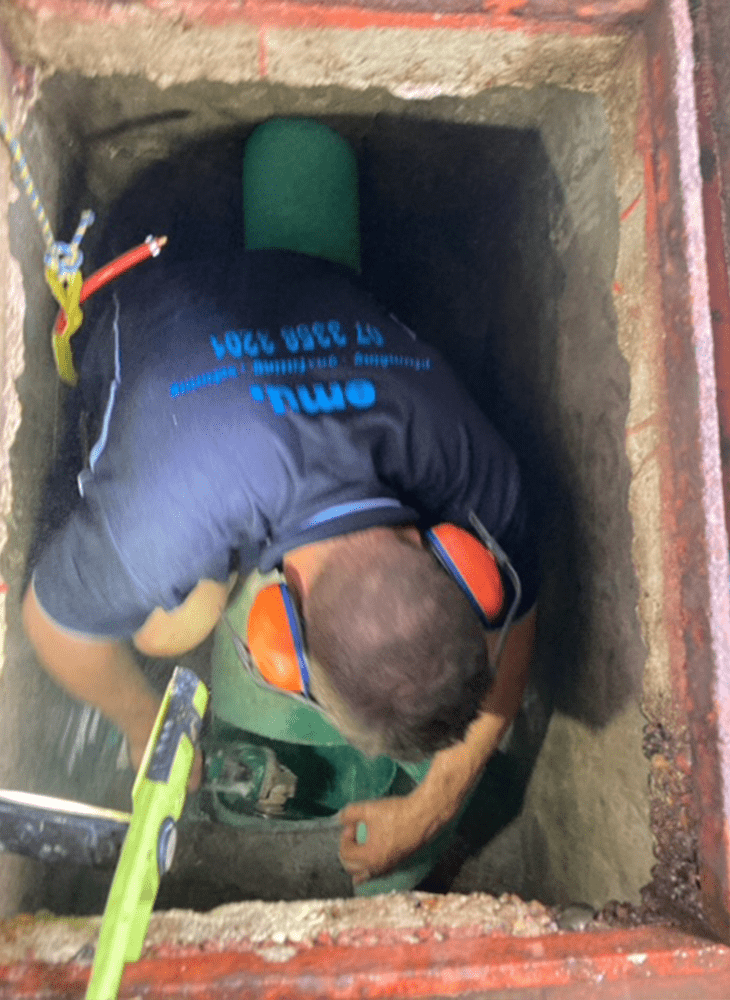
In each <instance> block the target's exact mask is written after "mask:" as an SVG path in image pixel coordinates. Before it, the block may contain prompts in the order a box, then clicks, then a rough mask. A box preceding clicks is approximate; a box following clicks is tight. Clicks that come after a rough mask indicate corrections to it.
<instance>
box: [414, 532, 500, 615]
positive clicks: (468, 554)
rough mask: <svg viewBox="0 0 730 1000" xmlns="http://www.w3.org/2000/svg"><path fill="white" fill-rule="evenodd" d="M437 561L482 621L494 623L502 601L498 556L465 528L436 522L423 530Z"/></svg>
mask: <svg viewBox="0 0 730 1000" xmlns="http://www.w3.org/2000/svg"><path fill="white" fill-rule="evenodd" d="M426 540H427V542H428V543H429V545H430V547H431V551H432V552H433V554H434V555H435V556H436V558H437V559H438V561H439V562H440V563H441V565H442V566H443V567H444V569H446V570H447V572H448V573H449V574H450V575H451V576H452V577H453V578H454V580H455V581H456V582H457V583H458V584H459V586H460V587H461V589H462V590H463V591H464V593H465V594H466V596H467V597H468V598H469V601H470V602H471V605H472V607H473V608H474V610H475V611H476V613H477V614H478V615H479V617H480V619H481V621H482V624H483V625H485V626H486V627H488V628H489V627H493V623H494V621H495V620H496V619H497V618H498V617H499V614H500V612H501V610H502V605H503V604H504V584H503V583H502V574H501V573H500V571H499V567H498V565H497V560H496V559H495V558H494V556H493V555H492V553H491V552H490V551H489V549H488V548H487V547H486V546H485V545H482V543H481V542H480V541H479V539H477V538H475V537H474V535H472V534H471V533H470V532H468V531H466V530H465V529H464V528H459V527H457V526H456V525H455V524H438V525H436V527H435V528H432V529H431V530H430V531H427V532H426Z"/></svg>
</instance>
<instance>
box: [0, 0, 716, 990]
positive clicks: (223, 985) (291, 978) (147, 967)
mask: <svg viewBox="0 0 730 1000" xmlns="http://www.w3.org/2000/svg"><path fill="white" fill-rule="evenodd" d="M721 2H724V0H705V6H704V7H702V5H701V10H700V13H699V16H698V18H697V25H698V32H697V43H698V52H699V63H698V68H697V76H696V83H697V98H698V104H699V130H700V141H701V143H702V146H703V148H704V150H705V155H704V156H703V164H704V165H705V168H707V165H708V155H707V152H706V151H707V150H711V151H712V152H713V153H714V155H715V157H716V160H715V162H716V165H717V164H719V169H716V170H715V172H714V173H712V172H709V173H708V171H707V169H706V170H705V180H704V185H703V184H702V181H701V178H700V173H699V151H698V143H697V123H698V116H697V114H696V111H695V104H694V96H695V91H694V88H693V85H692V72H693V62H692V44H693V38H692V25H691V22H690V18H689V11H688V2H687V0H656V2H655V3H653V4H649V3H647V2H640V0H593V2H588V0H586V2H585V3H580V2H576V0H484V2H483V3H481V4H477V3H473V2H472V0H455V2H454V3H449V2H447V3H444V2H443V0H413V3H407V4H403V3H401V2H399V0H392V2H391V0H383V2H382V3H381V2H377V3H376V5H375V6H377V8H378V9H375V7H374V6H371V7H369V8H368V7H366V6H364V5H363V6H342V5H335V4H333V5H330V4H328V3H326V2H325V3H322V4H299V3H296V2H286V0H284V2H281V3H265V2H262V0H241V2H234V0H139V2H138V3H136V4H135V3H119V2H118V3H115V4H113V5H110V4H106V3H100V2H97V0H15V4H16V6H19V7H24V8H25V9H27V10H28V11H29V12H32V13H35V14H39V15H42V16H44V17H47V16H53V15H54V14H55V15H58V16H62V17H69V18H74V19H79V20H94V19H98V18H105V19H109V20H119V19H126V18H128V17H133V16H134V9H135V7H137V8H138V7H145V8H147V9H151V10H155V11H158V12H159V13H160V15H161V16H171V17H172V16H174V17H176V18H180V17H182V18H183V19H185V20H186V21H189V22H191V23H193V22H205V23H208V24H223V23H226V22H229V21H233V20H241V21H246V22H250V23H255V24H258V25H260V26H261V27H262V29H263V32H262V33H263V34H265V28H266V27H267V26H274V25H277V26H281V25H287V26H307V27H320V26H321V27H325V26H329V27H344V28H349V29H355V30H356V29H358V28H364V27H369V26H376V27H416V28H424V29H425V28H430V27H438V28H440V29H444V28H452V29H460V28H469V29H471V30H494V29H496V28H501V29H506V30H521V31H525V30H527V31H534V32H538V31H566V32H569V33H571V34H585V33H589V32H600V31H603V30H606V29H608V28H611V29H614V30H615V28H616V27H620V28H623V29H625V30H630V29H637V24H638V22H639V20H640V19H641V22H642V23H641V28H640V30H641V32H642V34H643V37H644V39H645V43H646V47H647V74H646V107H645V115H644V121H643V127H642V133H641V135H640V137H639V141H640V142H641V144H642V148H643V151H644V154H645V162H646V193H647V242H648V250H649V256H650V259H651V262H652V264H653V265H654V267H653V269H652V270H653V272H654V273H658V274H660V275H661V278H660V281H659V287H657V288H654V289H647V294H654V295H655V296H656V299H657V301H658V302H659V303H660V307H661V311H662V317H663V326H664V329H665V332H666V336H665V341H664V358H663V361H664V370H665V373H666V374H665V379H666V384H665V386H664V393H665V417H666V423H667V426H668V428H669V440H668V441H666V442H665V444H666V447H665V448H663V449H662V454H663V456H664V458H663V501H662V503H663V510H662V517H663V523H664V537H665V538H666V539H667V540H668V541H667V547H666V552H665V554H664V555H665V572H664V579H665V589H666V592H667V595H668V597H667V612H666V614H667V621H668V623H669V628H670V660H671V677H672V685H673V694H674V699H675V707H676V712H677V719H678V720H680V723H681V721H682V720H687V721H688V724H689V731H690V735H691V744H692V752H693V763H692V768H693V771H692V777H693V784H694V788H695V791H696V796H697V808H698V813H699V815H700V866H701V877H702V885H703V894H704V901H705V904H706V907H707V911H708V913H709V915H710V917H711V919H712V921H713V924H714V927H715V929H716V931H717V933H718V935H720V936H721V937H722V938H723V939H724V940H730V824H728V820H727V818H726V810H727V803H728V801H729V795H728V793H729V792H730V592H729V587H728V559H727V533H726V528H725V517H724V509H723V500H722V482H721V475H720V463H719V451H720V447H719V440H720V439H719V436H718V425H717V409H716V403H715V398H716V396H715V394H716V383H715V374H714V368H713V342H712V333H713V330H712V323H711V317H710V302H711V304H712V308H713V310H714V313H713V315H714V320H715V323H714V333H715V337H716V341H717V344H718V348H717V358H718V363H719V369H718V383H719V388H720V401H721V404H722V405H721V416H722V419H723V427H724V431H725V432H727V437H728V439H729V440H730V402H728V404H727V406H726V405H725V404H726V401H727V399H728V397H730V290H729V286H728V280H727V278H728V272H727V261H728V257H727V248H728V240H727V235H728V234H727V230H723V229H722V222H721V210H722V206H723V198H724V199H726V202H725V203H726V204H728V203H730V202H728V192H730V126H729V125H728V123H727V122H725V123H724V124H723V123H722V122H720V124H719V125H718V117H717V109H718V99H717V98H718V94H717V86H716V84H717V79H716V74H715V69H716V67H717V59H718V58H727V53H730V38H727V41H726V42H725V44H724V46H723V47H722V48H720V50H719V52H720V56H719V57H718V55H717V54H716V52H711V51H710V39H714V41H715V42H717V38H716V37H714V33H715V31H716V29H717V30H720V29H721V28H722V24H724V23H725V22H724V21H723V22H722V24H720V21H721V20H722V19H718V16H717V11H718V10H721V8H720V7H716V6H715V4H716V3H718V4H719V3H721ZM650 7H651V9H650V10H649V8H650ZM388 8H391V9H388ZM434 10H437V11H438V13H434ZM647 11H648V13H647ZM644 15H646V16H644ZM637 30H638V29H637ZM728 33H729V34H730V27H729V28H728ZM716 49H717V44H715V50H716ZM264 55H265V53H264ZM713 59H714V60H715V61H714V62H713ZM262 67H264V71H265V59H264V61H263V62H262ZM723 128H724V129H725V131H723ZM703 210H704V220H705V226H704V228H705V229H706V232H707V237H708V245H709V248H710V253H711V259H710V270H709V281H708V273H707V268H706V252H705V243H704V232H703ZM723 236H724V239H723ZM670 401H671V403H670ZM726 483H728V484H730V471H728V472H727V474H726ZM728 498H729V500H730V491H729V492H728ZM728 510H730V503H729V504H728ZM87 974H88V973H87V970H85V969H84V968H82V967H80V966H78V965H67V966H63V967H51V966H44V965H39V964H37V963H32V962H30V963H26V964H23V965H21V966H14V967H12V968H6V969H0V997H17V998H20V997H31V996H32V997H38V996H56V997H58V996H78V995H79V993H80V992H81V991H82V989H83V985H84V982H85V977H86V975H87ZM193 993H195V995H196V996H200V997H221V998H222V997H234V996H235V997H237V998H246V997H257V998H261V1000H265V998H268V997H287V998H290V1000H297V998H300V997H301V998H304V997H338V998H341V1000H349V998H350V997H353V998H354V997H358V998H377V997H390V996H408V997H429V996H431V997H432V996H434V995H436V996H439V997H447V996H448V997H453V996H470V995H471V996H476V995H481V996H484V995H485V994H488V995H490V996H492V997H496V996H502V997H513V998H516V997H527V996H531V997H535V996H540V997H541V998H547V997H557V996H560V997H564V998H576V1000H577V998H583V997H585V998H587V997H595V996H602V997H625V996H627V995H630V996H632V997H634V998H639V997H663V996H666V997H673V998H680V997H685V996H686V997H697V996H705V997H723V998H727V997H730V950H729V949H727V948H724V947H723V946H720V945H710V944H708V943H707V942H704V941H702V940H701V939H698V938H691V937H689V936H687V935H682V934H678V933H676V932H672V931H668V930H666V929H661V928H660V929H653V930H650V929H648V928H640V929H638V930H634V931H623V932H618V931H617V932H601V933H585V934H567V935H554V936H550V937H543V938H537V939H513V938H495V937H483V938H473V939H469V940H458V941H457V940H447V941H443V942H438V941H435V940H432V941H428V942H424V943H422V944H418V945H406V944H403V943H398V944H396V943H391V944H390V945H388V944H387V943H381V944H377V945H374V946H373V947H360V948H344V947H338V946H337V945H331V946H324V945H322V946H315V947H314V948H308V949H304V948H299V949H298V950H296V953H295V954H293V955H292V956H291V957H289V958H286V960H285V961H281V962H272V961H267V959H266V958H265V957H262V955H261V954H260V953H257V952H256V951H254V950H252V949H249V950H245V948H239V950H233V951H227V952H223V953H215V954H211V953H201V952H198V951H196V952H191V951H180V950H177V951H176V950H175V949H170V950H169V951H168V952H167V953H166V955H165V956H162V955H159V956H158V957H154V956H152V957H150V958H147V959H146V960H145V961H143V962H140V963H138V964H137V965H136V966H133V967H131V968H130V969H128V971H127V973H126V975H125V979H124V981H123V990H122V994H121V996H129V997H131V996H153V995H154V996H180V995H192V994H193Z"/></svg>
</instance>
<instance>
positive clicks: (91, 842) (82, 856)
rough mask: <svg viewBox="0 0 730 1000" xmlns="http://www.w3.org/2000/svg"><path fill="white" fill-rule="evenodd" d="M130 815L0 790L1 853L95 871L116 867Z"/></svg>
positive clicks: (71, 802) (44, 796)
mask: <svg viewBox="0 0 730 1000" xmlns="http://www.w3.org/2000/svg"><path fill="white" fill-rule="evenodd" d="M131 820H132V814H131V813H127V812H119V811H117V810H116V809H101V808H99V807H98V806H90V805H87V804H86V803H85V802H73V801H71V800H70V799H58V798H55V797H54V796H51V795H34V794H32V793H31V792H14V791H6V790H5V789H2V790H0V852H2V851H8V852H10V853H12V854H24V855H25V856H26V857H29V858H39V859H40V860H41V861H51V862H53V861H55V862H64V861H65V862H68V861H72V862H75V863H76V864H80V865H93V866H96V867H107V868H109V867H112V866H113V865H115V864H116V863H117V860H118V858H119V854H120V852H121V849H122V844H123V843H124V838H125V836H126V834H127V830H128V828H129V824H130V822H131Z"/></svg>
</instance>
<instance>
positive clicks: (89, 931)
mask: <svg viewBox="0 0 730 1000" xmlns="http://www.w3.org/2000/svg"><path fill="white" fill-rule="evenodd" d="M99 924H100V921H99V920H98V919H94V918H87V919H66V920H64V921H57V922H54V923H52V924H51V923H49V922H46V921H44V920H43V919H42V918H40V919H37V920H35V921H31V920H27V919H23V918H17V919H16V920H8V921H4V922H2V923H0V965H3V964H12V963H14V962H20V961H28V960H29V959H31V958H32V959H34V960H36V961H39V962H49V963H63V962H69V961H71V960H74V959H75V960H76V961H83V960H84V959H83V958H80V957H79V956H84V955H85V956H86V959H85V960H86V961H89V960H90V959H89V956H90V955H91V954H92V953H93V952H92V949H93V945H94V942H95V940H96V936H97V934H98V931H99ZM557 930H558V925H557V924H556V922H555V919H554V916H553V914H552V913H551V912H550V911H549V910H548V909H547V908H546V907H544V906H542V905H541V904H540V903H535V902H532V903H525V902H523V901H522V900H520V899H518V898H517V897H515V896H508V895H504V896H503V897H502V898H500V899H495V898H494V897H492V896H486V895H484V894H481V893H473V894H472V895H470V896H460V895H458V894H450V895H446V896H434V895H430V894H428V893H420V892H409V893H400V894H395V895H391V896H381V897H378V898H375V899H335V900H328V901H326V902H323V901H321V900H307V901H304V902H297V903H262V902H255V903H246V904H243V905H240V904H233V905H230V906H221V907H218V908H217V909H216V910H213V911H211V912H210V913H205V914H203V913H195V912H191V911H189V910H169V911H167V912H166V913H164V914H155V915H154V916H153V917H152V921H151V923H150V929H149V932H148V934H147V938H146V940H145V950H144V954H145V955H151V954H155V953H156V952H157V951H158V950H160V949H168V948H171V947H172V948H191V949H210V948H214V949H215V950H231V951H236V950H255V951H256V953H257V954H259V955H261V956H262V957H263V958H267V959H269V960H270V961H273V962H275V961H285V960H286V959H288V958H291V957H292V955H293V954H295V953H296V951H297V950H299V949H300V948H302V947H305V948H306V947H312V946H313V945H315V944H324V943H327V944H340V945H355V946H356V945H358V944H360V943H363V944H368V945H372V944H375V943H377V942H378V940H379V939H382V940H384V941H387V942H389V943H397V942H402V943H417V942H418V941H422V940H425V939H427V938H428V939H432V940H443V939H444V938H445V937H455V936H457V937H458V936H462V937H464V936H467V937H468V936H475V935H484V934H510V935H513V936H515V937H537V936H538V935H540V934H549V933H555V932H556V931H557Z"/></svg>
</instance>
